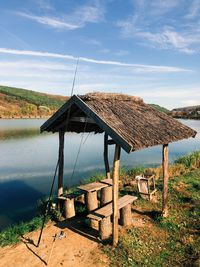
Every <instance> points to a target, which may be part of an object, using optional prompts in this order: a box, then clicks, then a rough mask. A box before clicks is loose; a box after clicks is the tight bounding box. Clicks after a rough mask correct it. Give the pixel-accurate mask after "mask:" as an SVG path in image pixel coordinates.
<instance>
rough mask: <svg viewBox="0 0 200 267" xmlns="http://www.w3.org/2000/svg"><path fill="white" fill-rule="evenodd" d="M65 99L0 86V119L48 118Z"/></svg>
mask: <svg viewBox="0 0 200 267" xmlns="http://www.w3.org/2000/svg"><path fill="white" fill-rule="evenodd" d="M66 99H67V98H66V97H63V96H55V95H50V94H43V93H38V92H35V91H31V90H26V89H21V88H15V87H7V86H0V117H1V118H10V117H11V118H12V117H44V116H50V115H51V114H52V113H53V112H54V111H55V110H57V109H58V108H59V107H60V106H61V105H63V103H64V102H65V101H66Z"/></svg>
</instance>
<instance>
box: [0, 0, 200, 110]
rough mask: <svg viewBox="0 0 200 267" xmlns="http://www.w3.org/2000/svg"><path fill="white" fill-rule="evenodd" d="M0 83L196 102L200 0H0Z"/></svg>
mask: <svg viewBox="0 0 200 267" xmlns="http://www.w3.org/2000/svg"><path fill="white" fill-rule="evenodd" d="M0 36H1V37H0V84H2V85H10V86H16V87H23V88H27V89H32V90H35V91H41V92H46V93H52V94H61V95H70V91H71V87H72V81H73V75H74V69H75V65H76V61H77V58H78V57H79V58H80V63H79V66H78V73H77V79H76V84H75V89H74V92H75V93H77V94H84V93H86V92H89V91H105V92H120V93H126V94H132V95H138V96H141V97H142V98H143V99H144V100H145V102H148V103H157V104H160V105H163V106H166V107H168V108H173V107H179V106H188V105H196V104H200V73H199V70H200V0H190V1H188V0H168V1H165V0H151V1H149V0H130V1H129V0H126V1H125V0H107V1H104V0H101V1H100V0H99V1H98V0H93V1H80V0H76V1H72V0H57V1H50V0H49V1H48V0H26V1H24V0H18V1H15V0H7V1H1V2H0Z"/></svg>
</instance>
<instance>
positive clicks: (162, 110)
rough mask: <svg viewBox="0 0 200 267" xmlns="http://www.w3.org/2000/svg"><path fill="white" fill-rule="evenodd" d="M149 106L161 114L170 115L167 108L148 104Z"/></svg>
mask: <svg viewBox="0 0 200 267" xmlns="http://www.w3.org/2000/svg"><path fill="white" fill-rule="evenodd" d="M149 105H150V106H152V107H153V108H155V109H157V110H158V111H160V112H163V113H166V114H168V113H170V111H169V110H168V109H167V108H164V107H161V106H159V105H157V104H149Z"/></svg>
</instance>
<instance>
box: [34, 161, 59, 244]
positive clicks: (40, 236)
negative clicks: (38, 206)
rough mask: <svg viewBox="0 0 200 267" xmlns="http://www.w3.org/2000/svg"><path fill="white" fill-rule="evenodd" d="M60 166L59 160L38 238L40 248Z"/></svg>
mask: <svg viewBox="0 0 200 267" xmlns="http://www.w3.org/2000/svg"><path fill="white" fill-rule="evenodd" d="M58 165H59V159H58V162H57V164H56V169H55V173H54V177H53V180H52V184H51V189H50V192H49V198H48V201H47V205H46V210H45V213H44V217H43V221H42V228H41V230H40V235H39V238H38V242H37V247H39V245H40V241H41V238H42V233H43V230H44V225H45V222H46V217H47V215H48V212H49V207H50V200H51V196H52V193H53V188H54V184H55V179H56V174H57V170H58Z"/></svg>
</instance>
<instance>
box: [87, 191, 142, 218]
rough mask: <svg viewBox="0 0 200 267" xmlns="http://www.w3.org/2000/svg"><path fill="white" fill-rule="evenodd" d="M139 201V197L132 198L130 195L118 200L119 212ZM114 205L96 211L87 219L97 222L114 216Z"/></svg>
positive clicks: (110, 204)
mask: <svg viewBox="0 0 200 267" xmlns="http://www.w3.org/2000/svg"><path fill="white" fill-rule="evenodd" d="M136 200H137V197H135V196H130V195H125V196H123V197H121V198H120V199H119V200H118V210H120V209H121V208H123V207H125V206H126V205H128V204H130V203H132V202H134V201H136ZM112 213H113V212H112V203H109V204H107V205H106V206H104V207H102V208H100V209H98V210H95V211H94V212H93V213H91V214H89V215H88V216H87V217H88V218H91V219H95V220H98V221H99V220H101V219H102V218H104V217H107V216H111V215H112Z"/></svg>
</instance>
